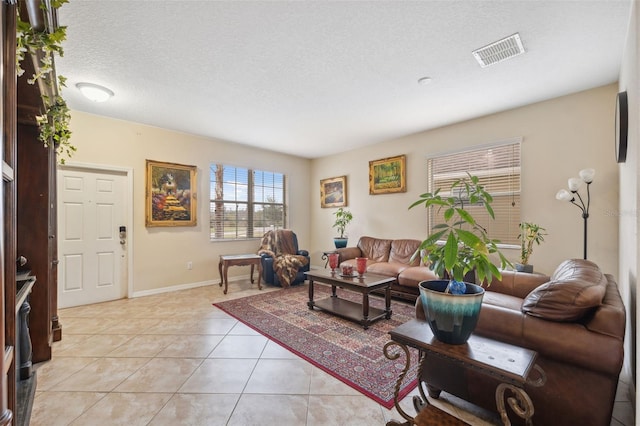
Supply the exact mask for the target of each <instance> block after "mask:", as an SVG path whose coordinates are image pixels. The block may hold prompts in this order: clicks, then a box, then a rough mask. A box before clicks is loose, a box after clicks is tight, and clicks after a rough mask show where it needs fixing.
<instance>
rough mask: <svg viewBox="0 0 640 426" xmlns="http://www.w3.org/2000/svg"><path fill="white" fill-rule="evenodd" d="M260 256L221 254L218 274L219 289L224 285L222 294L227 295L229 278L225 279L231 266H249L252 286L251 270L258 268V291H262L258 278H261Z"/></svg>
mask: <svg viewBox="0 0 640 426" xmlns="http://www.w3.org/2000/svg"><path fill="white" fill-rule="evenodd" d="M260 259H261V258H260V256H258V255H257V254H223V255H220V261H219V262H218V272H220V287H222V284H223V283H224V294H227V288H228V287H229V278H227V270H228V269H229V267H231V266H251V275H250V278H251V284H253V269H254V267H255V266H256V265H257V266H258V289H259V290H262V285H261V284H260V278H261V277H262V263H261V262H260Z"/></svg>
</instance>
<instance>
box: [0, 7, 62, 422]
mask: <svg viewBox="0 0 640 426" xmlns="http://www.w3.org/2000/svg"><path fill="white" fill-rule="evenodd" d="M44 3H45V1H43V0H17V1H14V0H7V1H2V2H0V23H1V27H2V31H1V32H0V34H2V54H1V55H0V66H1V67H2V72H0V83H1V85H2V102H1V103H0V117H1V118H0V123H1V126H2V150H0V152H1V153H2V154H1V157H0V158H1V160H2V161H1V165H2V178H3V186H2V196H0V202H1V206H0V218H1V220H2V223H3V226H2V227H0V233H1V234H0V239H1V244H0V257H1V258H2V260H3V263H2V273H1V274H0V280H2V286H3V289H4V291H3V292H1V296H0V297H2V299H1V300H0V311H1V315H0V318H2V320H3V324H2V327H0V345H1V346H0V347H4V356H3V357H0V370H1V371H2V373H3V374H2V375H1V377H2V383H1V384H0V426H4V425H9V424H14V425H27V424H29V420H30V419H29V417H30V412H31V405H32V402H33V394H34V393H33V390H34V389H35V375H36V374H35V372H33V374H32V375H31V377H29V378H28V379H24V380H20V379H21V374H20V373H21V372H24V374H22V377H26V376H29V372H30V371H31V368H30V365H29V362H30V360H29V359H28V358H29V356H28V355H27V354H25V353H24V352H26V351H28V348H29V346H31V347H32V348H33V352H32V361H33V362H34V363H35V362H40V361H45V360H48V359H50V358H51V342H52V341H53V340H54V339H56V340H59V339H60V338H61V332H62V329H61V326H60V324H59V323H58V320H57V281H56V274H57V271H56V264H57V259H56V256H57V253H56V243H57V242H56V215H55V213H56V198H55V191H56V190H55V172H56V168H55V166H56V154H55V150H54V148H53V141H50V142H51V143H50V146H49V147H44V146H43V143H42V142H41V141H39V140H38V135H39V132H38V127H37V123H36V119H35V117H36V116H37V115H42V114H44V113H45V107H44V103H43V100H42V95H43V94H44V95H46V96H49V97H50V98H52V97H53V96H55V95H56V94H57V87H53V88H52V87H48V86H47V85H46V84H44V85H38V84H36V85H30V84H27V83H26V80H27V79H28V78H30V77H31V75H33V73H34V71H35V70H38V69H39V59H40V58H37V57H31V56H27V57H26V58H25V59H24V60H23V61H22V63H21V65H22V68H23V69H24V70H25V73H24V74H23V75H22V76H21V77H19V78H16V75H17V73H16V60H15V58H16V27H17V13H18V8H19V9H20V17H21V19H22V20H23V21H25V22H28V23H29V24H30V25H31V26H32V27H33V28H36V29H38V30H44V29H48V30H49V31H51V30H53V29H55V28H56V27H57V25H58V23H57V16H56V14H55V13H54V9H52V8H51V7H50V4H49V2H46V3H47V5H48V6H49V8H48V9H49V10H48V11H47V10H45V9H46V8H44V7H42V6H43V4H44ZM54 76H55V71H54ZM20 255H22V256H25V257H26V258H27V259H28V267H29V268H30V269H31V270H32V274H33V276H35V277H36V278H37V279H36V280H33V281H29V283H28V284H24V283H23V284H22V285H21V286H19V284H18V280H17V279H16V274H17V271H16V259H17V258H18V257H19V256H20ZM25 285H26V286H27V287H25ZM27 293H29V294H27ZM27 299H28V302H29V303H28V305H29V306H30V309H29V308H27V306H26V305H25V303H24V302H25V301H26V300H27ZM19 320H25V321H28V331H29V334H30V337H31V342H30V344H31V345H29V342H25V341H22V343H20V342H19V341H18V339H19V338H20V334H21V332H22V335H23V336H24V331H25V325H24V323H23V324H22V325H20V321H19ZM18 346H21V347H22V349H23V351H22V352H23V353H22V354H20V350H19V349H18ZM18 363H23V364H24V365H23V366H22V367H23V368H22V369H21V368H20V367H21V366H20V365H18ZM26 382H29V383H31V385H30V386H25V383H26Z"/></svg>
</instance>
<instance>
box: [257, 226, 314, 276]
mask: <svg viewBox="0 0 640 426" xmlns="http://www.w3.org/2000/svg"><path fill="white" fill-rule="evenodd" d="M258 254H259V255H260V256H261V257H262V259H261V260H260V261H261V263H262V279H263V280H264V282H265V283H266V284H269V285H274V286H280V287H288V286H289V285H296V284H300V283H302V282H304V280H305V278H306V277H305V274H304V273H305V272H306V271H308V270H309V266H310V263H311V259H310V258H309V252H308V251H307V250H300V249H299V248H298V237H297V236H296V234H295V232H293V231H291V230H288V229H277V230H273V231H268V232H267V233H266V234H264V236H263V237H262V244H261V246H260V249H259V250H258ZM282 281H284V285H283V282H282ZM287 281H289V283H287Z"/></svg>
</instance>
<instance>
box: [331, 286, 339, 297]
mask: <svg viewBox="0 0 640 426" xmlns="http://www.w3.org/2000/svg"><path fill="white" fill-rule="evenodd" d="M336 288H337V287H336V286H335V285H332V286H331V297H338V294H337V293H336Z"/></svg>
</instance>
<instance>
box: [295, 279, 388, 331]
mask: <svg viewBox="0 0 640 426" xmlns="http://www.w3.org/2000/svg"><path fill="white" fill-rule="evenodd" d="M305 274H306V275H307V279H308V280H309V301H308V302H307V306H309V309H313V308H314V307H316V308H320V309H322V310H324V311H327V312H330V313H332V314H335V315H338V316H341V317H343V318H346V319H349V320H352V321H356V322H358V323H360V324H361V325H362V326H363V327H364V329H365V330H366V329H368V328H369V325H370V324H371V323H372V322H374V321H376V320H378V319H380V318H382V317H385V318H386V319H389V318H391V314H392V311H391V283H393V282H394V281H395V280H396V279H395V278H394V277H387V276H384V275H378V274H373V273H369V272H367V273H365V274H364V276H363V277H358V276H357V275H355V276H352V277H343V276H341V275H340V274H339V273H338V272H337V271H336V272H331V270H329V269H314V270H313V271H309V272H305ZM316 281H317V282H319V283H322V284H328V285H330V286H331V296H330V297H327V298H325V299H321V300H313V288H314V287H313V286H314V284H315V282H316ZM337 287H341V288H343V289H345V290H349V291H355V292H357V293H361V294H362V304H359V303H355V302H352V301H350V300H345V299H340V298H339V297H338V296H337V294H336V288H337ZM374 290H384V291H385V298H384V300H385V309H378V308H374V307H370V306H369V294H370V293H371V292H372V291H374Z"/></svg>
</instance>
